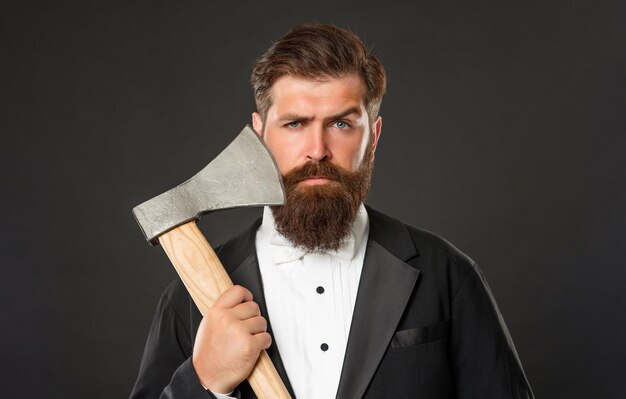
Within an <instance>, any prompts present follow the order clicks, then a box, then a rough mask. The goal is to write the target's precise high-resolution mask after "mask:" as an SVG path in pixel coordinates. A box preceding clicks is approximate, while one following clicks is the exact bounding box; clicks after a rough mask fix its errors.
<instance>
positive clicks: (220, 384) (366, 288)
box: [131, 25, 533, 399]
mask: <svg viewBox="0 0 626 399" xmlns="http://www.w3.org/2000/svg"><path fill="white" fill-rule="evenodd" d="M385 82H386V76H385V71H384V69H383V66H382V64H381V63H380V62H379V61H378V60H377V59H376V58H375V57H373V56H372V55H370V54H369V53H368V51H367V50H366V48H365V46H364V45H363V43H362V42H361V41H360V39H359V38H358V37H357V36H356V35H355V34H354V33H352V32H350V31H347V30H344V29H340V28H338V27H335V26H330V25H302V26H298V27H295V28H294V29H292V30H291V31H290V32H289V33H287V35H285V36H284V37H282V38H281V39H279V40H278V41H277V42H276V43H275V44H274V45H273V46H272V47H271V48H270V49H269V50H268V51H267V52H266V53H265V54H264V55H263V56H262V57H261V58H260V59H259V61H258V62H257V63H256V65H255V67H254V70H253V73H252V85H253V89H254V95H255V100H256V105H257V112H255V113H254V114H253V116H252V123H253V126H254V128H255V130H256V131H257V132H258V133H259V134H260V135H261V136H262V138H263V140H264V141H265V143H266V144H267V146H268V148H269V149H270V151H271V152H272V154H273V155H274V158H275V159H276V162H277V165H278V167H279V169H280V171H281V174H282V175H283V178H284V183H285V188H286V193H287V199H286V204H285V206H283V207H272V208H271V209H270V208H266V209H265V210H264V213H263V218H262V220H259V221H257V222H256V223H255V224H254V225H253V226H252V227H251V228H249V229H248V230H247V231H245V232H244V233H242V234H241V235H240V236H238V237H236V238H234V239H232V240H230V241H228V242H227V243H225V244H224V245H222V246H221V247H219V248H218V249H217V250H216V252H217V254H218V256H219V257H220V260H221V261H222V263H223V265H224V267H225V268H226V270H227V271H228V273H229V274H230V276H231V278H232V280H233V282H234V283H235V284H237V285H236V286H234V287H232V288H231V289H229V290H227V291H226V292H224V293H223V294H222V295H221V296H220V297H219V299H218V300H217V301H216V303H215V305H214V306H213V307H212V309H211V310H210V311H209V312H208V313H207V315H206V316H205V317H204V318H202V316H201V315H200V312H199V311H198V309H197V308H196V306H195V305H194V303H193V301H192V300H191V298H190V297H189V294H188V293H187V291H186V289H185V287H184V286H183V284H182V283H181V281H180V280H179V279H177V280H175V281H174V282H173V283H172V284H170V286H169V287H168V288H167V289H166V291H165V293H164V294H163V296H162V298H161V301H160V303H159V305H158V308H157V311H156V314H155V317H154V321H153V324H152V327H151V330H150V335H149V337H148V342H147V344H146V348H145V352H144V356H143V359H142V363H141V367H140V371H139V377H138V379H137V382H136V384H135V387H134V390H133V393H132V394H131V398H159V397H161V398H171V399H177V398H178V399H183V398H203V397H206V398H220V399H221V398H231V397H239V398H254V397H255V396H254V393H253V392H252V391H251V389H250V386H249V385H248V383H247V382H246V377H247V376H248V375H249V374H250V372H251V370H252V368H253V366H254V363H255V361H256V359H257V357H258V355H259V352H260V351H261V350H262V349H267V350H268V354H269V355H270V357H271V359H272V361H273V362H274V365H275V366H276V369H277V370H278V372H279V374H280V375H281V377H282V379H283V381H284V382H285V385H286V387H287V389H288V390H289V392H290V393H291V395H292V397H296V398H299V399H325V398H334V397H336V398H341V399H343V398H498V399H502V398H511V399H512V398H516V399H520V398H532V397H533V395H532V392H531V389H530V387H529V385H528V382H527V380H526V377H525V375H524V372H523V370H522V366H521V363H520V361H519V359H518V356H517V354H516V351H515V348H514V346H513V343H512V340H511V338H510V336H509V333H508V331H507V329H506V326H505V325H504V321H503V320H502V317H501V315H500V313H499V311H498V308H497V306H496V304H495V302H494V300H493V297H492V295H491V293H490V291H489V288H488V286H487V284H486V281H485V279H484V277H483V275H482V273H481V271H480V269H479V268H478V266H477V265H476V263H475V262H474V261H472V260H471V259H470V258H468V257H467V256H466V255H464V254H463V253H461V252H460V251H458V250H457V249H456V248H454V247H453V246H452V245H451V244H449V243H448V242H447V241H445V240H443V239H442V238H440V237H437V236H436V235H434V234H431V233H428V232H425V231H423V230H419V229H417V228H414V227H411V226H407V225H405V224H403V223H401V222H399V221H397V220H395V219H392V218H390V217H388V216H385V215H383V214H381V213H379V212H376V211H374V210H372V209H370V208H366V207H365V206H364V205H363V202H364V200H365V198H366V195H367V191H368V188H369V184H370V180H371V173H372V165H373V160H374V153H375V150H376V145H377V143H378V139H379V137H380V132H381V126H382V121H381V118H380V117H379V116H378V111H379V108H380V104H381V101H382V97H383V94H384V92H385V84H386V83H385ZM270 322H271V325H270ZM272 337H273V342H272Z"/></svg>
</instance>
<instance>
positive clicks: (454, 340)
mask: <svg viewBox="0 0 626 399" xmlns="http://www.w3.org/2000/svg"><path fill="white" fill-rule="evenodd" d="M450 345H451V354H452V359H451V360H452V366H453V368H454V376H455V386H456V391H457V398H459V399H481V398H499V399H533V398H534V396H533V393H532V390H531V388H530V385H529V384H528V380H527V379H526V376H525V375H524V371H523V369H522V364H521V362H520V360H519V357H518V356H517V352H516V350H515V346H514V345H513V341H512V339H511V336H510V335H509V331H508V329H507V327H506V325H505V324H504V320H503V318H502V315H501V314H500V311H499V310H498V306H497V305H496V302H495V300H494V298H493V295H492V294H491V290H490V289H489V286H488V285H487V281H486V280H485V278H484V276H483V274H482V272H481V270H480V268H479V267H478V265H476V264H474V267H473V268H472V270H471V271H470V272H469V273H468V275H467V276H466V277H465V279H464V281H463V283H462V284H461V286H460V287H459V289H458V290H457V292H456V294H455V296H454V298H453V300H452V329H451V341H450Z"/></svg>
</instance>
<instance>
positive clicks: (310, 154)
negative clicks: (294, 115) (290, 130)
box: [306, 126, 330, 162]
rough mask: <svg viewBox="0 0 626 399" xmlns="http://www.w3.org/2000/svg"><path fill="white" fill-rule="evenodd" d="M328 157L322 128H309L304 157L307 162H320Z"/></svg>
mask: <svg viewBox="0 0 626 399" xmlns="http://www.w3.org/2000/svg"><path fill="white" fill-rule="evenodd" d="M329 155H330V153H329V151H328V143H327V142H326V135H325V132H324V128H323V127H321V126H311V127H310V130H309V132H308V134H307V145H306V157H307V161H309V160H310V161H316V162H320V161H322V160H323V159H325V158H328V157H329Z"/></svg>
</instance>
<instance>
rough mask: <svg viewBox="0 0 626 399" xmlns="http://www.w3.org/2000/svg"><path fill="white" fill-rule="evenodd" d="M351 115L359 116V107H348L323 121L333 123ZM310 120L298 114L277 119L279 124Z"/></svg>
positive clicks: (308, 117)
mask: <svg viewBox="0 0 626 399" xmlns="http://www.w3.org/2000/svg"><path fill="white" fill-rule="evenodd" d="M351 114H357V115H361V109H360V108H359V107H350V108H348V109H347V110H345V111H342V112H340V113H338V114H337V115H333V116H330V117H328V118H325V120H327V121H333V120H336V119H341V118H344V117H346V116H348V115H351ZM312 119H313V117H310V116H303V115H298V114H286V115H283V116H282V117H281V118H280V119H278V122H280V123H283V122H293V121H303V122H309V121H311V120H312Z"/></svg>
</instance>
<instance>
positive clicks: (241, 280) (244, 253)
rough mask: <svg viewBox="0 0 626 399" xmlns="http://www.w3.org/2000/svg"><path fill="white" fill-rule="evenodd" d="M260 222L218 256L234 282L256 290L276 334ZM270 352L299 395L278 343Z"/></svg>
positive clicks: (282, 376) (228, 243) (270, 348)
mask: <svg viewBox="0 0 626 399" xmlns="http://www.w3.org/2000/svg"><path fill="white" fill-rule="evenodd" d="M259 225H260V220H258V221H257V222H255V223H254V224H253V225H252V226H251V227H250V228H249V229H248V230H246V231H245V232H243V233H242V234H241V235H239V236H238V237H236V238H234V239H233V240H231V241H229V242H227V243H225V244H224V245H223V246H222V247H220V249H219V251H218V256H219V258H220V260H221V261H222V263H223V264H224V267H225V268H226V271H227V272H228V274H229V275H230V278H231V279H232V280H233V284H238V285H242V286H244V287H246V288H247V289H248V290H250V292H251V293H252V297H253V298H254V301H255V302H256V303H257V304H258V305H259V307H260V308H261V314H262V315H263V317H265V319H266V320H267V330H268V332H269V333H270V335H272V337H273V336H274V334H273V333H272V325H271V321H270V319H269V315H268V313H267V305H266V304H265V295H264V293H263V282H262V280H261V272H260V271H259V264H258V260H257V257H256V247H255V238H256V231H257V229H258V227H259ZM267 354H268V355H269V357H270V358H271V359H272V363H273V364H274V367H276V371H278V374H279V375H280V377H281V379H282V380H283V383H284V384H285V387H286V388H287V390H288V391H289V394H290V395H291V397H292V398H295V395H294V393H293V389H292V388H291V383H290V382H289V378H288V377H287V372H286V371H285V366H284V365H283V361H282V359H281V357H280V353H279V352H278V346H277V345H275V344H274V345H272V346H270V347H269V349H268V350H267Z"/></svg>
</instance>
